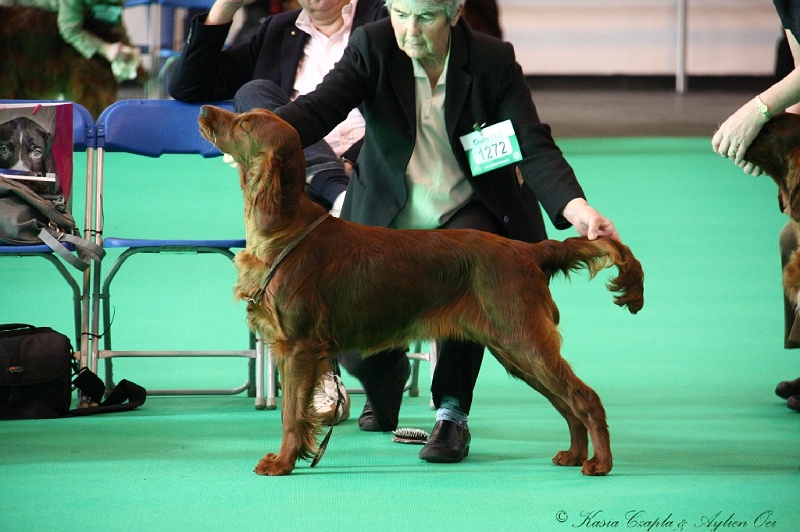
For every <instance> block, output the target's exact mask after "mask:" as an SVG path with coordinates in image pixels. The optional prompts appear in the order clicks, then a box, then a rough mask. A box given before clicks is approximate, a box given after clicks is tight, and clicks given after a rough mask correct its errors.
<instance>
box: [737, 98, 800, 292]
mask: <svg viewBox="0 0 800 532" xmlns="http://www.w3.org/2000/svg"><path fill="white" fill-rule="evenodd" d="M745 159H747V160H748V161H750V162H751V163H753V164H756V165H758V166H759V167H760V168H761V169H762V170H763V171H764V173H766V174H767V175H769V176H770V177H771V178H772V180H773V181H775V184H776V185H778V193H779V194H780V197H781V204H782V205H783V206H784V208H785V210H786V213H787V214H788V215H789V217H790V218H791V219H792V221H793V222H794V226H795V231H798V235H799V236H800V115H797V114H792V113H783V114H780V115H778V116H776V117H775V118H773V119H772V120H770V121H769V122H767V123H766V124H765V125H764V127H763V128H761V131H760V132H759V134H758V136H757V137H756V138H755V139H754V140H753V143H752V144H751V145H750V147H748V148H747V151H746V152H745ZM783 288H784V290H785V292H786V297H788V298H789V301H792V302H794V304H795V306H796V307H800V300H799V299H798V296H800V251H795V252H794V254H793V255H792V257H791V258H790V259H789V263H788V264H787V265H786V267H785V268H784V269H783Z"/></svg>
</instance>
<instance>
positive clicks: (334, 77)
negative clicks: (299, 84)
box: [275, 28, 370, 147]
mask: <svg viewBox="0 0 800 532" xmlns="http://www.w3.org/2000/svg"><path fill="white" fill-rule="evenodd" d="M369 49H370V46H369V42H368V39H367V37H366V34H365V32H364V31H363V28H356V29H355V30H353V33H352V35H351V36H350V41H349V44H348V46H347V48H346V49H345V51H344V54H343V55H342V58H341V59H340V60H339V61H338V62H337V63H336V64H335V65H334V67H333V69H331V70H330V71H329V72H328V73H327V74H326V75H325V77H324V78H323V80H322V81H321V82H320V84H319V85H317V87H316V88H315V89H314V90H313V91H311V92H309V93H307V94H305V95H302V96H298V97H297V98H296V99H295V100H294V101H291V102H289V103H287V104H286V105H284V106H283V107H279V108H278V109H276V110H275V114H276V115H278V116H279V117H281V118H282V119H284V120H286V121H287V122H289V124H291V125H292V127H294V128H295V129H296V130H297V133H298V134H299V135H300V141H301V142H302V143H303V147H307V146H310V145H312V144H314V143H315V142H318V141H320V140H322V139H323V138H324V137H325V135H327V134H328V133H330V132H331V131H332V130H333V128H335V127H336V126H337V125H338V124H340V123H341V122H342V121H343V120H344V119H345V118H347V115H348V114H349V113H350V111H351V110H352V109H355V108H356V107H358V106H359V104H361V103H362V102H363V101H364V96H365V94H366V90H367V85H368V74H367V72H366V71H365V70H364V69H365V65H367V64H368V61H367V60H366V59H365V56H366V55H367V51H368V50H369Z"/></svg>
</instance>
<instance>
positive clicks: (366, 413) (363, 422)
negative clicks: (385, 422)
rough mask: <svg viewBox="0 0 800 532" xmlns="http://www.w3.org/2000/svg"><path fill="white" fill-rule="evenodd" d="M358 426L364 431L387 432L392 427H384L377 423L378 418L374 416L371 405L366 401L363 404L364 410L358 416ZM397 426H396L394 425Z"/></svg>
mask: <svg viewBox="0 0 800 532" xmlns="http://www.w3.org/2000/svg"><path fill="white" fill-rule="evenodd" d="M358 428H360V429H361V430H363V431H365V432H389V431H391V430H394V429H384V428H383V427H381V424H380V423H378V418H376V417H375V412H373V411H372V405H370V404H369V402H367V403H366V404H364V410H362V411H361V415H360V416H358ZM395 428H397V427H395Z"/></svg>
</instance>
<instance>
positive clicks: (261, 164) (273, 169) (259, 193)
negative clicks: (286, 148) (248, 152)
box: [246, 150, 281, 227]
mask: <svg viewBox="0 0 800 532" xmlns="http://www.w3.org/2000/svg"><path fill="white" fill-rule="evenodd" d="M247 173H248V175H247V178H246V179H247V181H248V182H249V183H250V186H251V187H252V188H251V190H252V195H251V201H252V209H253V213H252V214H253V216H254V218H255V220H256V223H257V224H258V227H266V226H267V225H268V224H269V223H270V221H273V220H275V219H276V217H277V216H278V215H279V214H280V208H281V174H280V165H279V163H278V161H276V160H275V152H274V150H264V151H262V152H260V153H258V154H257V155H256V156H254V157H253V159H252V160H251V162H250V167H249V168H248V169H247Z"/></svg>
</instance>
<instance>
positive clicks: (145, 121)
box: [92, 100, 275, 409]
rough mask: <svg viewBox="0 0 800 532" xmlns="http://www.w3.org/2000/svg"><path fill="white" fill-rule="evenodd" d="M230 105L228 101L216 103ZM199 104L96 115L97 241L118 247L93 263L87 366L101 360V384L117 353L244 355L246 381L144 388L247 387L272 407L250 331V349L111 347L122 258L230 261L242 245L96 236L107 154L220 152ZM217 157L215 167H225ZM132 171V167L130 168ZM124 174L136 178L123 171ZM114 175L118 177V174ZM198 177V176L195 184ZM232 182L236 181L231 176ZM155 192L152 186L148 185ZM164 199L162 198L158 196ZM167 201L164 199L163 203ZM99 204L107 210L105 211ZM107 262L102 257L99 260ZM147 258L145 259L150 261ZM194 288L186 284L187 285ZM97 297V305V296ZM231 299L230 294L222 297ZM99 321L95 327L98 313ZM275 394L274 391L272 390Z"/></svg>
mask: <svg viewBox="0 0 800 532" xmlns="http://www.w3.org/2000/svg"><path fill="white" fill-rule="evenodd" d="M216 105H220V106H223V107H227V108H231V106H230V104H224V103H222V104H220V103H217V104H216ZM199 109H200V106H199V105H192V104H185V103H181V102H176V101H173V100H122V101H118V102H116V103H114V104H113V105H111V106H109V107H108V108H107V109H106V110H105V111H104V112H103V113H102V114H101V116H100V117H99V119H98V121H97V193H96V198H95V203H96V205H97V207H96V213H95V223H94V227H95V228H96V229H95V231H96V234H97V237H96V238H97V239H98V243H101V242H102V245H103V247H104V248H105V249H106V251H110V250H114V249H116V250H117V251H121V253H120V255H119V257H118V258H116V260H115V262H114V263H113V265H112V266H111V268H110V269H109V271H108V273H107V274H106V275H105V278H103V277H102V275H101V272H100V266H101V264H100V263H97V264H96V268H95V273H94V278H93V297H92V307H93V316H92V340H93V348H92V353H93V354H94V356H93V357H92V369H93V370H94V371H97V364H98V362H99V360H100V359H104V360H105V366H106V375H105V379H106V385H107V387H108V386H113V374H112V371H113V369H112V368H113V366H112V358H116V357H245V358H248V359H249V361H248V367H249V375H248V379H247V381H245V383H244V384H243V385H241V386H238V387H234V388H222V389H219V388H211V389H163V390H148V393H150V394H152V395H220V394H229V395H233V394H238V393H241V392H243V391H245V390H247V391H248V392H249V393H250V394H251V395H253V394H254V395H255V398H256V399H255V406H256V408H257V409H263V408H275V405H274V402H273V404H270V405H268V404H267V403H266V402H265V399H264V356H265V353H264V344H263V342H262V341H261V340H260V339H257V338H256V337H255V336H254V335H253V334H252V333H250V335H249V345H250V348H249V349H245V350H226V351H202V350H195V351H157V350H151V351H142V350H140V351H122V350H115V349H113V348H112V343H111V331H112V317H111V308H112V307H111V295H110V287H111V283H112V281H113V280H114V278H115V276H116V275H117V273H118V272H119V271H120V269H121V268H122V266H123V265H124V264H126V261H127V260H128V259H130V258H131V257H133V256H139V255H142V254H164V253H181V254H187V253H190V254H197V255H208V254H211V255H221V256H222V257H224V258H225V259H226V260H228V261H230V260H232V259H233V258H234V253H233V252H232V251H231V250H232V249H235V248H243V247H244V245H245V241H244V239H243V238H237V239H230V240H219V239H214V240H209V239H203V238H202V235H200V239H163V238H158V239H146V238H144V239H143V238H119V237H105V238H102V241H101V239H100V235H101V234H102V231H103V226H104V223H105V222H104V216H105V217H111V216H113V215H114V213H113V212H108V211H109V209H108V208H107V207H105V206H107V205H108V201H107V197H105V196H106V195H107V191H108V185H109V183H110V182H111V180H114V179H115V178H116V176H112V175H109V172H108V171H107V168H106V166H107V163H106V155H107V154H108V153H113V152H119V153H127V154H134V155H137V156H142V157H150V158H158V157H161V156H162V155H164V154H198V155H202V156H203V157H206V158H208V157H214V156H218V155H220V153H219V151H218V150H217V149H216V148H215V147H214V146H213V145H211V144H210V143H209V142H208V141H206V140H205V139H204V138H203V137H202V136H201V135H200V133H199V130H198V124H197V117H198V114H199ZM224 171H225V170H224V169H223V165H222V164H221V163H220V172H224ZM134 173H135V172H134ZM126 174H127V175H126V177H127V178H128V179H135V176H132V175H130V174H131V172H126ZM117 179H118V178H117ZM201 184H202V180H201V179H199V176H198V185H197V186H200V185H201ZM231 186H236V184H235V181H231ZM153 192H156V193H157V191H153ZM162 202H163V200H162ZM167 207H168V206H167V205H165V207H164V208H167ZM104 210H105V211H106V212H104ZM103 262H106V261H103ZM149 264H150V263H148V265H149ZM193 288H194V289H196V286H194V285H191V286H189V287H188V288H187V289H188V290H191V289H193ZM101 301H102V311H101V309H100V302H101ZM226 303H227V304H230V300H228V301H226ZM101 316H102V321H103V327H102V330H101V329H100V317H101ZM100 337H102V338H103V349H99V348H98V346H97V344H98V343H99V340H98V338H100ZM272 395H273V397H274V392H273V393H272Z"/></svg>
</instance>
